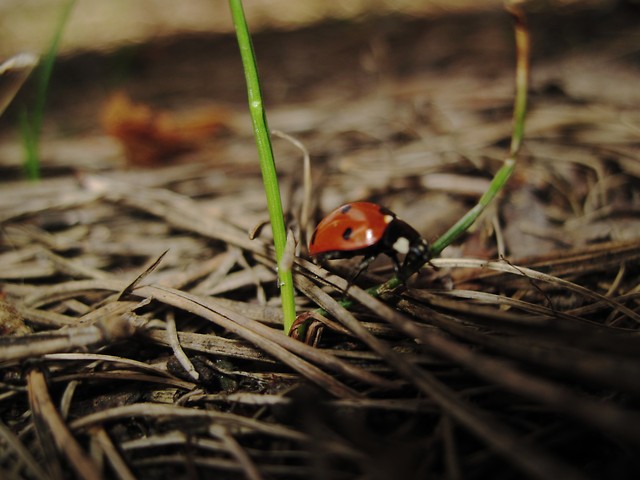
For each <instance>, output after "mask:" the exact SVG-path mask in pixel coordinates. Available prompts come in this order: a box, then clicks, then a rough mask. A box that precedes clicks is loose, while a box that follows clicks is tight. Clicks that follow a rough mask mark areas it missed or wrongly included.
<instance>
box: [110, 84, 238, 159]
mask: <svg viewBox="0 0 640 480" xmlns="http://www.w3.org/2000/svg"><path fill="white" fill-rule="evenodd" d="M228 115H229V112H227V111H225V110H224V109H222V108H218V107H211V108H207V109H199V110H196V111H191V112H185V113H182V114H180V115H176V114H172V113H170V112H166V111H161V110H154V109H152V108H151V107H149V106H148V105H144V104H140V103H134V102H132V101H131V99H130V98H129V97H128V96H127V95H126V94H124V93H121V92H119V93H115V94H114V95H112V96H111V97H110V98H109V99H108V100H107V102H106V104H105V106H104V108H103V111H102V126H103V128H104V130H105V132H106V133H107V134H108V135H111V136H112V137H115V138H117V139H118V140H119V141H120V143H122V146H123V147H124V150H125V154H126V156H127V160H128V161H129V162H130V163H131V164H133V165H138V166H152V165H156V164H159V163H164V162H166V161H169V160H171V159H173V158H175V157H176V156H177V155H178V154H180V153H184V152H188V151H192V150H195V149H197V148H199V147H200V146H201V145H202V143H203V142H204V141H205V140H207V139H209V138H211V137H212V136H213V135H215V134H217V133H220V131H222V130H223V129H224V128H225V125H226V123H225V121H226V120H227V117H228Z"/></svg>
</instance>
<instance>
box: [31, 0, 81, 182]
mask: <svg viewBox="0 0 640 480" xmlns="http://www.w3.org/2000/svg"><path fill="white" fill-rule="evenodd" d="M75 3H76V0H69V1H68V2H67V3H66V4H65V5H64V8H63V9H62V13H61V14H60V18H59V20H58V23H57V25H56V30H55V32H54V34H53V38H52V39H51V43H50V44H49V50H48V51H47V54H46V55H45V57H44V59H43V61H42V64H41V66H40V71H39V74H38V83H37V87H36V100H35V105H34V107H33V110H32V111H31V112H32V113H31V115H29V112H28V111H27V110H26V109H25V110H23V112H22V114H21V115H20V129H21V132H22V143H23V145H24V150H25V160H24V168H25V172H26V174H27V177H28V178H29V179H30V180H37V179H39V178H40V136H41V133H42V124H43V121H44V109H45V107H46V103H47V93H48V90H49V82H50V80H51V74H52V72H53V66H54V64H55V61H56V54H57V53H58V47H59V45H60V40H61V39H62V34H63V32H64V28H65V26H66V25H67V22H68V20H69V17H70V16H71V12H72V10H73V7H74V5H75Z"/></svg>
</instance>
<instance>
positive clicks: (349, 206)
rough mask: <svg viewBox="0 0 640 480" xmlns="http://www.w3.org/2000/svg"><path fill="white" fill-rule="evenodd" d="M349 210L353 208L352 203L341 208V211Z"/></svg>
mask: <svg viewBox="0 0 640 480" xmlns="http://www.w3.org/2000/svg"><path fill="white" fill-rule="evenodd" d="M349 210H351V205H345V206H344V207H342V208H341V209H340V213H347V212H348V211H349Z"/></svg>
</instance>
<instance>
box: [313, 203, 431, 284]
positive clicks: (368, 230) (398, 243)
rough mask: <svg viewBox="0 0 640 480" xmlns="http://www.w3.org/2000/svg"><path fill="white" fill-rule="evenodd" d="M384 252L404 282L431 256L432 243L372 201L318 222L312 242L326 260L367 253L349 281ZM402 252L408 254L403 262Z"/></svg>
mask: <svg viewBox="0 0 640 480" xmlns="http://www.w3.org/2000/svg"><path fill="white" fill-rule="evenodd" d="M381 253H382V254H385V255H387V256H388V257H390V258H391V260H393V263H394V265H395V268H396V273H397V275H398V277H399V278H400V279H401V280H403V281H404V280H406V279H407V278H408V277H409V276H410V275H411V274H412V273H414V272H415V271H416V270H417V269H418V268H420V267H421V266H422V265H423V264H424V263H426V262H427V261H428V260H429V258H430V253H429V244H428V243H427V241H426V240H425V239H424V238H422V236H421V235H420V234H419V233H418V232H417V231H416V230H415V229H414V228H413V227H412V226H410V225H409V224H408V223H406V222H404V221H402V220H400V219H399V218H398V217H397V215H396V214H395V213H393V212H392V211H391V210H388V209H387V208H384V207H382V206H380V205H378V204H375V203H371V202H352V203H347V204H346V205H343V206H341V207H340V208H338V209H336V210H334V211H333V212H331V213H330V214H329V215H327V216H326V217H325V218H324V219H322V221H321V222H320V223H319V224H318V226H317V227H316V230H315V232H313V235H312V236H311V241H310V242H309V254H310V255H311V256H313V257H317V258H319V259H322V260H332V259H337V258H352V257H355V256H358V255H363V256H364V258H363V260H362V262H361V263H360V265H359V266H358V269H357V270H356V272H355V274H354V275H353V277H352V278H351V281H350V282H349V283H351V282H352V281H353V280H355V279H356V277H357V276H358V275H359V274H360V273H362V272H363V271H364V270H365V269H366V268H367V266H369V264H370V263H371V262H372V261H373V260H374V259H375V258H376V257H377V256H378V255H380V254H381ZM398 254H401V255H404V261H403V263H402V265H401V264H400V262H399V261H398Z"/></svg>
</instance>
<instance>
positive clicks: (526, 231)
mask: <svg viewBox="0 0 640 480" xmlns="http://www.w3.org/2000/svg"><path fill="white" fill-rule="evenodd" d="M507 26H508V24H507ZM585 58H586V57H584V58H583V59H582V60H583V63H580V58H579V57H575V56H574V57H572V59H573V62H574V63H573V64H571V63H567V59H566V58H564V59H555V60H551V61H549V62H548V63H543V64H542V65H539V66H538V67H536V65H535V64H534V80H533V88H534V90H535V91H534V92H533V94H532V107H531V111H530V114H529V117H528V122H527V135H526V136H527V139H526V142H525V143H526V146H525V150H524V154H523V155H522V157H521V159H520V164H519V165H518V167H517V172H516V176H515V178H514V179H513V181H512V182H511V183H510V184H509V186H508V188H507V191H506V192H504V195H503V196H502V197H501V198H500V199H499V201H498V202H496V204H495V205H494V206H493V207H492V208H491V209H490V211H489V212H488V213H487V214H486V215H485V216H483V218H482V219H481V221H480V222H478V224H477V225H476V227H475V228H474V230H473V231H472V232H470V233H469V234H468V235H467V236H466V237H465V238H464V239H463V241H462V242H460V243H461V244H460V246H453V247H451V248H450V249H448V250H447V251H446V252H445V256H444V257H443V258H440V259H434V260H433V261H432V265H431V266H430V267H429V268H428V269H426V270H425V271H424V272H422V273H421V274H420V275H419V277H418V278H414V279H412V280H411V281H410V282H409V284H408V285H407V288H403V289H400V290H398V291H396V292H394V293H391V294H389V295H388V296H387V297H386V298H384V299H382V300H377V299H374V298H372V297H370V296H368V295H367V294H366V293H365V292H364V291H363V290H361V289H360V288H359V287H357V286H353V287H351V288H350V289H349V295H350V296H352V297H353V298H354V299H355V301H356V305H357V306H356V307H355V308H354V309H353V310H352V311H346V310H344V309H343V308H342V307H340V306H339V304H338V301H339V300H340V299H341V298H342V297H343V295H344V293H343V290H344V288H345V282H344V280H342V279H341V278H339V277H338V276H336V275H335V274H332V273H330V272H329V271H327V270H325V269H324V268H321V267H319V266H317V265H313V264H311V263H310V262H308V261H307V260H305V259H304V258H300V259H298V260H297V261H296V264H295V281H296V287H297V292H298V298H297V302H298V310H299V311H300V312H302V311H305V310H311V309H313V308H315V307H316V305H317V304H322V305H323V306H324V307H325V308H328V309H329V310H330V311H331V314H332V319H333V320H334V321H336V322H337V323H338V324H340V325H341V329H340V330H339V331H335V330H332V329H330V328H326V327H325V329H324V334H323V336H322V339H321V341H320V344H319V345H318V347H317V348H314V347H312V346H308V345H305V344H303V343H301V342H298V341H295V340H293V339H290V338H288V337H286V336H285V335H283V334H282V329H281V314H280V310H279V306H278V291H277V286H276V275H275V266H274V255H273V252H272V250H271V248H270V247H269V244H270V238H269V232H268V229H264V230H263V231H262V232H261V233H260V235H259V236H258V238H256V239H253V240H250V239H249V236H248V234H247V232H248V230H250V229H251V228H252V227H254V226H255V225H257V224H259V223H260V222H261V221H263V220H265V219H266V211H265V207H264V200H263V194H262V192H261V180H260V178H259V174H258V171H257V167H256V166H255V165H253V163H252V162H253V161H252V160H251V159H250V158H247V157H250V155H249V154H246V155H245V152H248V151H250V149H251V148H253V145H252V143H251V142H252V141H251V139H250V137H248V136H245V137H242V138H233V139H228V140H227V141H228V142H229V144H230V145H228V147H229V148H226V149H225V148H222V147H219V149H220V150H219V151H221V152H226V153H222V154H220V155H219V156H218V158H217V160H216V161H217V163H216V165H215V166H212V165H211V164H206V165H204V164H202V163H196V164H180V165H174V166H167V167H163V168H156V169H153V170H128V171H118V170H113V171H109V170H105V171H102V172H90V171H85V172H84V173H79V174H77V175H75V176H71V175H69V176H61V177H57V178H51V179H44V180H42V181H41V182H39V183H37V184H33V185H27V184H25V183H23V182H11V183H4V184H3V185H2V195H0V225H1V227H2V238H1V240H0V241H1V247H0V248H1V251H0V266H1V267H2V268H1V269H0V279H1V281H2V295H3V297H2V303H1V305H0V308H1V311H0V315H1V318H0V321H1V322H2V324H1V325H0V328H1V329H2V331H3V336H2V338H0V360H1V361H0V373H1V380H0V420H1V423H0V451H1V452H2V455H1V456H0V477H2V478H27V479H37V480H44V479H49V478H72V477H73V476H74V475H76V476H77V477H78V478H100V475H102V474H103V475H104V476H105V478H121V479H130V478H145V479H150V478H176V477H177V478H204V477H208V476H210V475H213V474H217V475H222V477H223V478H251V479H259V478H283V479H285V478H323V479H324V478H335V479H339V478H372V479H375V478H380V479H384V478H451V479H456V478H463V477H464V478H522V474H523V473H524V474H525V475H526V476H528V477H533V478H565V479H569V478H584V477H585V476H589V475H591V476H594V477H600V478H633V477H636V478H637V475H638V474H640V473H639V472H640V464H639V461H638V458H637V455H635V454H634V452H638V451H639V449H640V428H639V427H640V403H639V401H638V400H639V399H640V382H638V379H639V378H640V353H639V352H640V337H639V336H638V332H639V329H638V326H639V325H640V313H639V311H638V306H639V302H638V299H639V294H640V292H639V290H638V284H639V281H638V280H639V276H640V271H639V269H638V259H639V258H640V242H639V241H638V216H637V211H638V205H639V204H638V202H639V201H640V200H639V198H638V194H637V188H636V187H635V185H637V184H638V181H639V178H640V163H639V162H638V155H637V152H638V126H639V125H640V115H639V114H638V112H639V111H640V110H638V106H639V105H640V92H639V91H637V88H636V91H635V97H633V96H632V97H630V96H629V93H628V89H627V90H625V86H624V85H625V82H626V81H627V79H628V77H627V76H625V73H624V72H623V69H622V67H619V68H620V71H618V75H617V76H614V77H613V80H611V78H610V77H607V78H606V81H608V82H613V83H614V85H613V87H611V84H609V85H610V87H611V88H613V89H614V90H615V91H616V92H617V95H619V96H616V94H614V93H612V92H611V91H607V92H605V91H603V90H597V85H599V82H600V83H604V82H605V77H606V76H607V74H608V73H610V70H608V71H603V70H605V69H600V70H598V71H592V72H591V75H592V76H593V78H592V83H591V84H590V86H585V85H582V84H581V83H580V82H581V81H583V78H582V77H581V76H578V75H575V73H576V72H579V71H582V66H584V65H585V63H584V62H585V61H586V60H585ZM611 58H612V57H611V52H610V51H606V52H605V54H604V55H603V57H602V58H600V59H599V61H601V62H603V63H605V62H609V61H610V59H611ZM589 61H590V62H594V61H595V60H594V59H593V58H592V57H591V58H589ZM554 62H557V63H555V64H554ZM559 64H562V65H564V66H565V67H566V71H564V72H563V71H559V69H558V65H559ZM464 68H465V67H461V66H457V67H456V69H457V70H456V69H453V70H454V72H457V73H458V74H459V75H456V74H455V73H451V74H448V75H442V74H441V73H440V72H437V71H432V72H430V73H426V74H423V75H421V76H420V77H418V78H415V77H414V78H410V79H407V78H404V79H403V80H402V82H400V81H395V80H393V79H387V80H386V81H385V82H384V85H383V87H384V89H383V92H384V95H380V90H378V91H377V92H376V94H369V95H363V96H362V97H361V98H358V99H357V100H350V101H348V100H346V99H344V98H341V99H337V100H336V101H335V102H333V103H332V102H328V103H327V102H325V103H324V104H323V103H313V104H309V105H308V106H306V107H305V106H302V107H298V108H297V109H296V110H295V111H294V110H291V109H281V110H280V109H278V108H276V109H274V110H273V111H272V114H273V118H275V119H277V120H276V122H274V121H273V120H272V125H273V124H274V123H277V127H278V128H279V129H281V130H284V131H288V132H291V133H293V134H294V135H296V136H298V138H301V139H302V140H303V143H304V144H305V145H306V147H307V149H308V150H309V151H310V152H312V157H315V160H314V163H313V172H314V188H315V190H314V192H315V193H314V196H313V201H314V205H313V211H315V212H317V213H318V214H320V213H321V212H326V211H328V210H329V209H331V208H333V207H335V206H337V205H339V204H340V203H342V202H344V201H351V200H356V199H362V198H369V199H373V200H376V201H378V202H380V203H384V204H385V205H387V206H388V207H389V208H391V209H392V210H394V211H396V212H397V213H398V214H399V215H400V216H401V217H402V218H403V219H404V220H406V221H408V222H409V223H411V224H412V225H414V227H415V228H417V229H418V230H420V231H421V232H423V234H424V235H425V237H426V238H428V239H431V240H432V239H434V238H436V237H437V235H438V233H441V232H443V231H444V230H445V229H446V227H447V226H448V225H449V224H451V223H453V222H454V221H455V220H456V219H457V218H459V216H460V215H461V214H462V213H463V212H464V211H466V210H467V209H468V208H469V207H470V206H471V205H473V204H474V202H475V201H476V200H477V198H478V197H479V195H480V194H481V193H482V192H483V191H484V189H485V188H486V186H487V183H488V179H489V178H490V175H491V174H490V172H492V171H495V169H496V168H497V167H498V166H499V165H500V162H501V160H502V158H503V156H504V154H505V151H506V148H505V145H506V143H505V142H507V141H508V138H509V134H510V118H511V117H510V113H511V104H512V93H513V83H512V70H511V69H509V68H505V69H504V71H500V72H494V74H493V75H492V76H491V77H482V76H475V75H464V73H462V72H463V71H464ZM536 68H538V69H537V70H536ZM536 72H537V73H536ZM536 75H537V76H536ZM557 82H560V83H561V84H562V86H563V89H564V90H562V91H561V90H560V88H559V87H558V86H557V85H558V83H557ZM593 86H595V87H596V90H591V91H589V88H590V87H593ZM479 92H480V93H479ZM586 92H589V93H586ZM623 96H624V100H622V97H623ZM338 103H341V106H340V111H341V115H340V116H339V118H336V117H335V109H336V105H337V104H338ZM301 119H303V120H304V121H302V120H301ZM278 142H280V143H277V144H276V148H277V149H280V150H282V152H280V154H279V157H278V158H279V168H280V170H281V172H280V173H281V174H282V179H283V185H284V189H283V191H284V195H285V198H284V202H285V206H286V209H287V211H288V212H289V213H290V215H291V225H292V227H294V228H298V230H299V232H300V231H302V233H299V238H301V239H302V240H303V239H304V235H305V234H304V230H305V229H304V228H302V229H300V226H301V224H302V225H304V224H305V223H306V222H308V223H309V225H310V226H313V224H314V223H315V220H317V218H318V217H317V216H314V218H311V219H302V218H301V217H300V213H299V212H300V205H301V201H302V197H303V193H302V179H301V178H300V174H299V172H300V170H301V167H300V165H301V160H300V158H299V157H300V154H299V153H298V152H297V151H296V150H295V149H294V148H290V149H288V148H289V147H288V146H286V145H284V142H282V141H278ZM239 145H242V146H239ZM62 163H64V162H62ZM71 168H74V166H71ZM300 249H301V252H302V255H303V257H304V252H305V249H304V244H303V242H301V244H300ZM376 265H377V267H375V266H374V268H372V269H370V272H369V273H368V274H367V275H365V276H364V277H363V279H362V282H363V285H370V284H373V283H375V282H377V281H380V280H381V279H382V280H383V279H385V278H386V277H388V275H389V274H390V266H389V265H388V264H387V263H384V262H381V263H378V264H376ZM349 268H350V266H349V264H348V262H346V263H345V262H338V263H336V264H334V265H332V266H331V269H332V271H334V272H339V273H345V275H346V274H347V273H346V272H348V271H349ZM69 471H71V472H73V473H69ZM100 472H102V473H100Z"/></svg>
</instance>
